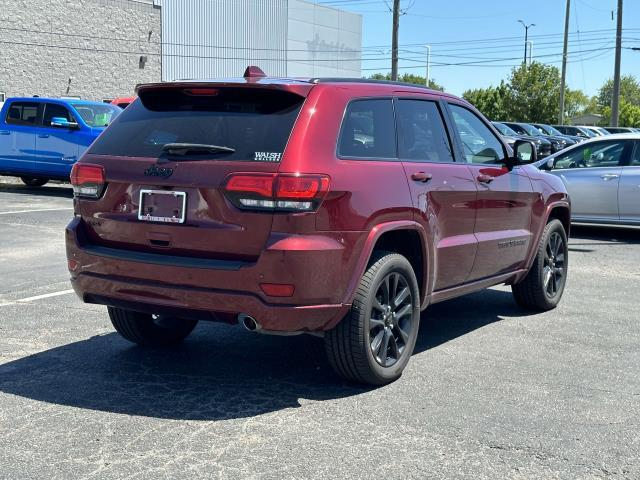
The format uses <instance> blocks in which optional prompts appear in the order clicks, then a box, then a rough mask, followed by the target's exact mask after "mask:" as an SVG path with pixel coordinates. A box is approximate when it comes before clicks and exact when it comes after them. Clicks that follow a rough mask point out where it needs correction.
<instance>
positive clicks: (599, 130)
mask: <svg viewBox="0 0 640 480" xmlns="http://www.w3.org/2000/svg"><path fill="white" fill-rule="evenodd" d="M579 126H580V128H584V129H585V130H588V131H590V132H593V133H595V134H596V136H598V137H603V136H605V135H610V133H609V132H607V131H606V130H605V129H604V128H602V127H594V126H590V125H579Z"/></svg>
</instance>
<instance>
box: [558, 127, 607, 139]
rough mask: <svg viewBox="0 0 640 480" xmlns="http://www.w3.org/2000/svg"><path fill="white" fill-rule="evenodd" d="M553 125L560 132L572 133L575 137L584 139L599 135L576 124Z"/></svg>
mask: <svg viewBox="0 0 640 480" xmlns="http://www.w3.org/2000/svg"><path fill="white" fill-rule="evenodd" d="M552 127H553V128H555V129H556V130H558V131H559V132H562V133H563V134H564V135H572V136H575V137H582V138H584V139H587V138H594V137H597V135H596V134H595V133H594V132H592V131H591V130H589V129H586V128H582V127H576V126H574V125H552Z"/></svg>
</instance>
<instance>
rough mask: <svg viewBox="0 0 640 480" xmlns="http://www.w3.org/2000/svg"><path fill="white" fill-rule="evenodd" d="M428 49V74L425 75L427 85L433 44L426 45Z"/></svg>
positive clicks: (427, 84)
mask: <svg viewBox="0 0 640 480" xmlns="http://www.w3.org/2000/svg"><path fill="white" fill-rule="evenodd" d="M425 48H426V49H427V75H426V77H425V85H426V86H427V87H429V73H430V72H429V68H430V67H431V45H426V46H425Z"/></svg>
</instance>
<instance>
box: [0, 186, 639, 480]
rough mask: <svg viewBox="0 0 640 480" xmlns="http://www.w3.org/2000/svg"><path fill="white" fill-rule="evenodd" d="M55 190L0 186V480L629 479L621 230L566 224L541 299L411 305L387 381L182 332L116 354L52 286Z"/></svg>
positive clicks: (64, 206) (628, 336) (97, 326)
mask: <svg viewBox="0 0 640 480" xmlns="http://www.w3.org/2000/svg"><path fill="white" fill-rule="evenodd" d="M71 213H72V212H71V190H70V189H69V188H68V186H64V185H53V186H46V187H43V188H40V189H31V188H27V187H24V186H21V185H20V184H17V183H15V182H12V181H11V180H9V179H6V178H0V279H2V281H0V478H2V479H22V478H29V479H31V478H33V479H42V478H51V479H54V478H60V479H70V478H83V479H84V478H86V479H88V478H97V479H124V478H136V479H161V478H172V479H173V478H242V479H245V478H274V479H276V478H278V479H280V478H299V479H309V478H380V479H396V478H397V479H406V478H416V479H423V478H446V479H452V478H474V479H480V478H486V479H500V478H523V479H524V478H527V479H528V478H544V479H555V478H566V479H590V478H594V479H595V478H629V479H637V478H640V425H639V424H638V423H639V421H640V374H639V372H640V348H639V345H640V304H639V300H638V298H639V289H640V231H638V230H635V231H634V230H614V229H596V228H576V229H574V232H573V238H572V239H571V241H570V274H569V275H570V276H569V283H568V285H567V289H566V291H565V296H564V299H563V301H562V303H561V305H560V307H559V308H558V309H557V310H555V311H552V312H548V313H545V314H536V315H532V314H529V313H527V312H524V311H522V310H520V309H519V308H518V307H517V306H516V305H515V303H514V302H513V300H512V298H511V294H510V291H509V290H508V289H507V288H504V287H499V288H494V289H490V290H487V291H484V292H481V293H478V294H473V295H470V296H467V297H464V298H460V299H456V300H453V301H449V302H446V303H442V304H438V305H435V306H433V307H431V308H430V309H428V310H427V311H426V312H425V313H424V314H423V320H422V325H421V331H420V335H419V338H418V345H417V347H416V352H415V354H414V356H413V358H412V360H411V362H410V364H409V366H408V368H407V370H406V372H405V374H404V375H403V377H402V378H401V379H400V380H399V381H397V382H395V383H394V384H392V385H389V386H386V387H383V388H377V389H370V388H361V387H354V386H352V385H349V384H346V383H343V382H342V381H340V380H339V379H338V378H337V377H336V376H334V374H333V373H332V371H331V369H330V367H329V365H328V364H327V362H326V360H325V357H324V351H323V346H322V341H321V340H320V339H318V338H314V337H306V336H301V337H266V336H260V335H256V334H250V333H248V332H245V331H244V330H242V329H241V328H240V327H228V326H224V325H217V324H203V323H201V324H200V325H199V326H198V327H197V328H196V331H195V332H194V334H193V335H192V336H191V337H189V338H188V339H187V341H186V342H185V343H184V345H181V346H179V347H176V348H172V349H169V350H144V349H140V348H136V347H134V346H132V345H130V344H128V343H127V342H126V341H124V340H123V339H121V338H120V337H119V336H118V335H117V334H115V333H114V332H113V330H112V328H111V324H110V322H109V319H108V317H107V314H106V309H104V308H103V307H97V306H90V305H84V304H82V303H81V302H80V301H79V300H78V299H77V298H76V296H75V295H74V294H73V293H72V292H70V291H69V289H70V286H69V284H68V282H67V276H68V275H67V271H66V260H65V256H64V243H63V229H64V226H65V224H66V223H67V222H68V220H69V218H70V216H71Z"/></svg>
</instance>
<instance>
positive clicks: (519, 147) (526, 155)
mask: <svg viewBox="0 0 640 480" xmlns="http://www.w3.org/2000/svg"><path fill="white" fill-rule="evenodd" d="M537 160H538V152H536V146H535V145H534V144H533V142H530V141H529V140H516V142H515V143H514V144H513V157H511V158H509V159H508V163H507V166H508V167H515V166H516V165H527V164H529V163H533V162H535V161H537Z"/></svg>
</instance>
